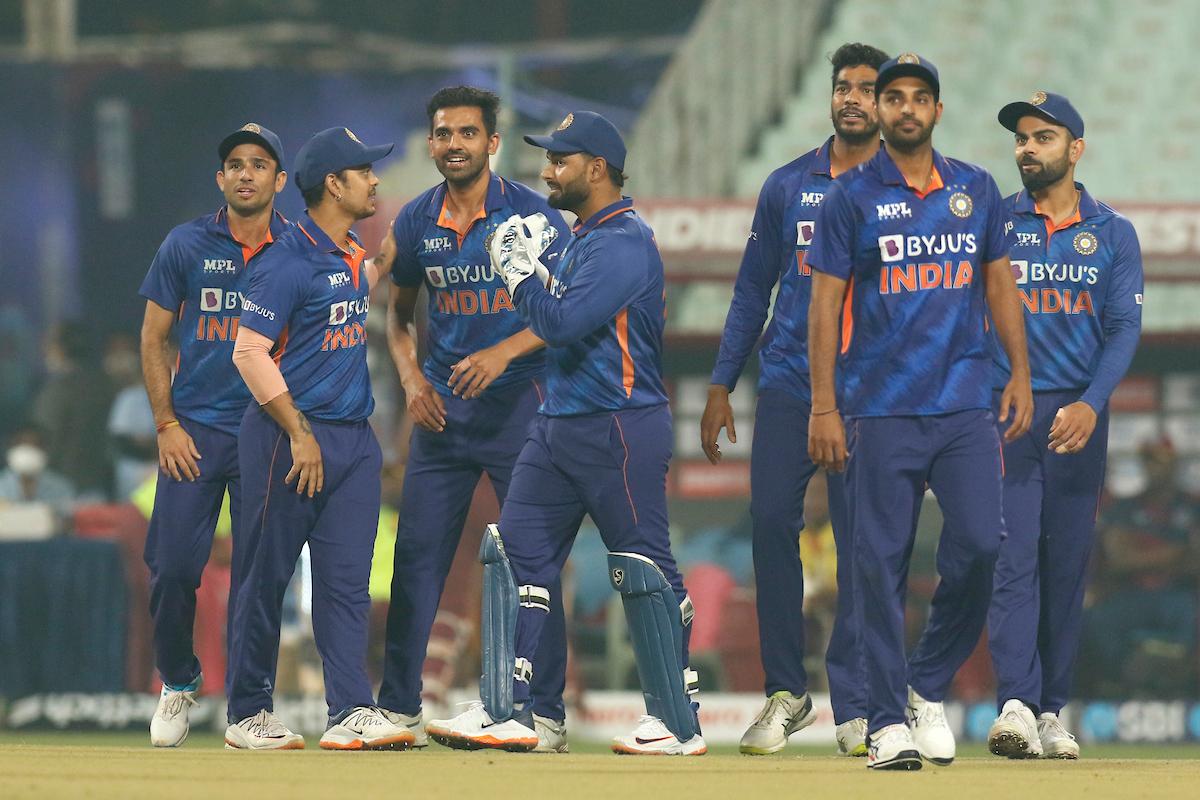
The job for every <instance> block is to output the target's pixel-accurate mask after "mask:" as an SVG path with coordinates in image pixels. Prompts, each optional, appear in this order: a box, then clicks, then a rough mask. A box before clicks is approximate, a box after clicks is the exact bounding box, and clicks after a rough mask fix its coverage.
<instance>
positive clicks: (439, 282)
mask: <svg viewBox="0 0 1200 800" xmlns="http://www.w3.org/2000/svg"><path fill="white" fill-rule="evenodd" d="M425 279H426V280H428V281H429V285H430V286H436V287H437V288H439V289H440V288H442V287H443V286H445V285H446V271H445V269H444V268H442V267H426V268H425Z"/></svg>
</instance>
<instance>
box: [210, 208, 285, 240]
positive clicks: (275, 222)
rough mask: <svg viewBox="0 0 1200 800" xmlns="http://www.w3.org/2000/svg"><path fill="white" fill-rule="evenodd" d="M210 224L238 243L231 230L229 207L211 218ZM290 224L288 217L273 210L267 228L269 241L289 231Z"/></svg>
mask: <svg viewBox="0 0 1200 800" xmlns="http://www.w3.org/2000/svg"><path fill="white" fill-rule="evenodd" d="M210 224H211V226H212V227H213V228H214V229H215V230H216V232H217V233H219V234H221V235H222V236H228V237H229V238H230V239H233V240H234V241H235V242H236V241H237V239H234V236H233V232H232V231H231V230H229V206H227V205H226V206H221V207H220V208H218V209H217V213H215V214H213V215H212V217H211V218H210ZM290 224H291V223H290V222H288V220H287V217H285V216H284V215H283V214H280V213H279V209H274V210H272V212H271V222H270V224H269V225H268V226H267V230H269V231H270V232H271V235H270V237H269V238H268V241H273V240H275V239H278V238H279V234H281V233H283V232H284V231H285V230H287V227H288V225H290Z"/></svg>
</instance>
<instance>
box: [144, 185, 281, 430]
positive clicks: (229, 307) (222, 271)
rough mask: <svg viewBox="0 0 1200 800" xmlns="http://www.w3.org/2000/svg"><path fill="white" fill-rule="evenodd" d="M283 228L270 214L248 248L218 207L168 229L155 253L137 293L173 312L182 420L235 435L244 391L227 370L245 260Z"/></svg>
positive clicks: (174, 389) (175, 393) (175, 401)
mask: <svg viewBox="0 0 1200 800" xmlns="http://www.w3.org/2000/svg"><path fill="white" fill-rule="evenodd" d="M287 228H288V221H287V220H286V219H284V218H283V216H282V215H281V214H280V213H279V212H278V211H276V212H275V213H274V214H273V215H272V217H271V223H270V227H269V228H268V231H267V240H266V242H264V243H263V244H262V245H260V246H259V247H258V248H257V249H252V248H250V247H247V246H246V245H244V244H242V243H241V242H239V241H238V240H237V239H235V238H234V236H233V234H232V233H231V232H230V230H229V210H228V209H227V208H226V207H225V206H222V207H221V208H220V209H218V210H217V212H216V213H215V214H207V215H205V216H203V217H199V218H198V219H194V220H192V221H191V222H186V223H184V224H183V225H179V226H178V227H176V228H174V229H173V230H172V231H171V232H170V233H169V234H167V238H166V239H164V240H163V243H162V244H161V245H160V246H159V248H158V252H157V253H155V255H154V260H153V261H152V262H151V263H150V269H149V271H148V272H147V273H146V278H145V280H143V281H142V286H141V288H140V289H139V290H138V294H140V295H141V296H142V297H144V298H146V299H147V300H150V301H151V302H153V303H155V304H157V305H159V306H162V307H163V308H165V309H167V310H168V311H173V312H175V313H176V322H175V338H176V339H177V340H178V342H179V364H178V366H177V368H176V370H175V379H174V381H173V382H172V384H171V404H172V406H173V407H174V409H175V413H176V414H177V415H179V416H181V417H185V418H187V419H190V420H195V421H196V422H199V423H201V424H202V425H208V426H210V427H213V428H216V429H218V430H221V431H225V432H226V433H232V434H236V433H237V432H238V428H240V427H241V424H242V414H243V413H244V412H245V411H246V406H247V405H249V403H250V390H249V389H248V388H246V384H245V383H244V382H243V381H242V376H241V375H239V374H238V371H237V368H236V367H235V366H234V365H233V345H234V341H235V340H236V339H237V330H238V316H239V315H240V314H241V309H242V294H243V292H244V291H245V288H246V283H247V280H248V278H247V276H248V274H249V266H250V263H251V261H255V263H256V264H257V261H258V260H260V259H258V258H257V257H258V256H259V254H260V253H263V252H264V251H265V250H266V248H267V245H268V244H270V243H272V242H273V241H274V240H275V239H276V238H278V237H279V236H280V235H281V234H283V232H284V231H285V230H287Z"/></svg>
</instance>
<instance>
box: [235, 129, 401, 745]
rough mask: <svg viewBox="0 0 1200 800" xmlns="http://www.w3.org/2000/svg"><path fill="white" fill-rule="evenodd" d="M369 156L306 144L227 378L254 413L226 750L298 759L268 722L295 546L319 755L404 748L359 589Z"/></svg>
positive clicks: (326, 135) (362, 579) (371, 540)
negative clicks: (383, 707) (380, 686)
mask: <svg viewBox="0 0 1200 800" xmlns="http://www.w3.org/2000/svg"><path fill="white" fill-rule="evenodd" d="M391 150H392V145H390V144H387V145H379V146H377V147H367V146H366V145H364V144H363V143H362V142H361V141H359V139H358V137H356V136H355V135H354V134H353V133H352V132H351V131H350V129H349V128H329V129H328V130H324V131H321V132H320V133H318V134H316V135H315V136H313V137H312V138H311V139H309V140H308V142H307V143H306V144H305V145H304V147H302V148H301V149H300V152H299V154H297V156H296V185H297V186H299V187H300V191H301V192H302V193H303V195H304V205H305V207H306V208H307V209H308V214H306V215H305V217H304V218H303V219H300V220H298V221H297V222H296V225H295V226H294V227H293V228H291V229H290V230H288V231H287V232H286V233H285V234H284V235H283V236H281V237H280V238H279V241H278V242H276V244H275V246H274V247H272V248H271V251H270V252H269V253H268V255H269V256H270V257H269V258H264V259H263V261H262V262H261V263H260V264H259V265H258V268H257V269H255V271H254V274H253V276H252V277H251V280H250V286H249V288H248V290H247V291H246V299H245V302H244V303H243V305H242V316H241V326H240V329H239V330H238V338H237V345H236V347H235V348H234V355H233V358H234V363H236V364H237V367H238V370H239V371H240V372H241V374H242V377H243V378H244V379H245V380H246V385H247V386H249V387H250V391H251V392H252V393H253V395H254V399H255V400H256V401H257V402H256V403H251V404H250V406H249V407H248V408H247V409H246V414H245V416H244V417H243V419H242V430H241V436H240V438H239V441H238V456H239V460H240V465H241V471H242V476H243V479H244V481H245V494H246V501H245V503H244V510H243V515H242V528H243V535H244V537H245V540H246V544H247V552H248V553H249V554H250V555H248V557H247V564H246V575H245V582H244V585H243V587H242V591H241V592H240V593H239V595H238V606H237V616H236V618H235V620H234V643H233V648H232V657H231V663H230V669H231V670H232V671H233V676H232V680H231V683H232V691H231V692H230V695H229V710H228V718H229V722H230V724H229V727H228V728H226V729H225V744H226V746H227V747H229V748H233V749H249V750H281V749H300V748H303V747H304V738H303V737H302V736H300V735H299V734H296V733H293V732H292V731H290V730H288V729H287V727H286V726H285V725H284V724H283V723H282V722H281V721H280V720H279V719H278V718H277V717H276V716H275V714H274V712H273V710H272V709H273V699H272V691H273V689H274V684H275V667H276V662H277V659H278V656H279V627H280V615H281V612H282V606H283V595H284V591H285V590H286V589H287V585H288V583H289V582H290V581H291V578H292V573H293V572H294V571H295V569H296V560H297V558H299V556H300V551H301V549H302V548H303V547H304V545H305V544H307V545H308V549H309V554H310V556H311V560H312V575H313V601H312V609H313V610H312V618H313V634H314V636H315V637H316V644H317V651H318V652H319V653H320V654H321V662H322V665H323V667H324V675H325V699H326V702H327V704H328V706H329V725H328V727H327V729H326V731H325V734H324V735H323V736H322V737H321V747H322V748H325V749H336V750H357V749H379V748H393V747H400V748H402V747H407V746H409V745H411V744H412V743H413V739H414V737H413V734H412V732H411V731H409V730H408V729H407V728H406V727H404V726H402V725H396V724H394V723H392V722H391V721H389V720H388V719H387V718H386V717H385V716H384V715H383V714H382V713H381V712H380V711H379V710H378V709H377V708H376V707H375V700H374V697H373V696H372V692H371V684H370V681H369V679H368V678H367V670H366V656H367V615H368V613H369V612H370V608H371V598H370V595H369V594H368V592H367V584H368V580H369V578H370V573H371V557H372V554H373V549H374V544H375V533H376V531H377V529H378V525H379V494H380V470H381V468H382V460H383V459H382V454H381V453H380V449H379V443H378V442H377V441H376V440H375V434H374V433H372V431H371V426H370V425H369V424H368V422H367V418H368V417H369V416H370V415H371V411H372V410H373V408H374V406H375V401H374V398H373V397H372V396H371V381H370V377H369V376H368V374H367V333H366V323H367V310H368V306H369V305H370V302H369V299H370V290H371V287H372V286H373V285H374V284H375V282H376V281H377V280H378V278H379V267H378V265H376V264H375V263H374V262H364V259H363V256H364V251H363V249H362V248H361V247H360V246H359V244H358V242H357V241H356V239H355V237H354V236H353V235H352V234H351V232H350V226H351V225H352V224H354V222H356V221H357V220H360V219H366V218H367V217H369V216H371V215H372V214H374V213H375V187H376V186H377V185H378V183H379V179H378V178H377V177H375V173H374V172H373V170H372V168H371V165H372V163H373V162H375V161H378V160H379V159H381V158H383V157H385V156H386V155H387V154H388V153H390V152H391Z"/></svg>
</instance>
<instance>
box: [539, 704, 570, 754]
mask: <svg viewBox="0 0 1200 800" xmlns="http://www.w3.org/2000/svg"><path fill="white" fill-rule="evenodd" d="M533 729H534V730H535V731H537V737H538V744H537V747H535V748H533V752H535V753H569V752H571V746H570V745H569V744H567V723H566V721H565V720H564V721H562V722H559V721H558V720H555V719H550V718H549V717H542V716H538V715H537V714H534V715H533Z"/></svg>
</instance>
